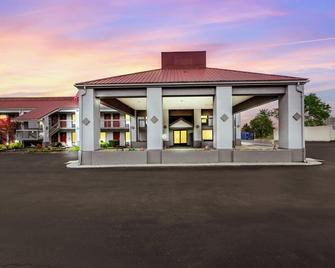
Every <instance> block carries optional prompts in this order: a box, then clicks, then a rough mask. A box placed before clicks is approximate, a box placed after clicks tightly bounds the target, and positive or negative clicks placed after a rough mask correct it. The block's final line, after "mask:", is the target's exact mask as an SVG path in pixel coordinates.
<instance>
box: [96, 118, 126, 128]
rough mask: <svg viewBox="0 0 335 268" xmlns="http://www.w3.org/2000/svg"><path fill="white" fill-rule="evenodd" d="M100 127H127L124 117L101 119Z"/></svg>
mask: <svg viewBox="0 0 335 268" xmlns="http://www.w3.org/2000/svg"><path fill="white" fill-rule="evenodd" d="M100 127H101V128H129V124H127V122H126V120H125V119H102V120H101V122H100Z"/></svg>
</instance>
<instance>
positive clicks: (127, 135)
mask: <svg viewBox="0 0 335 268" xmlns="http://www.w3.org/2000/svg"><path fill="white" fill-rule="evenodd" d="M126 142H130V132H129V131H127V132H126Z"/></svg>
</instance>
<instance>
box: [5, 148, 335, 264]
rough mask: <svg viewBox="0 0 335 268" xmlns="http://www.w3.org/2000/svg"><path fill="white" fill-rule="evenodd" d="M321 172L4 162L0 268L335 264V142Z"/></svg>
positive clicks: (321, 154)
mask: <svg viewBox="0 0 335 268" xmlns="http://www.w3.org/2000/svg"><path fill="white" fill-rule="evenodd" d="M307 155H308V156H309V157H314V158H318V159H324V160H325V163H324V165H322V166H314V167H242V168H241V167H210V168H208V167H207V168H201V167H199V168H194V167H192V168H153V169H139V168H138V169H121V168H120V169H66V168H65V165H64V163H65V162H66V161H68V160H70V159H74V157H75V156H74V155H73V154H70V153H68V154H59V153H55V154H22V153H1V154H0V172H1V173H0V267H20V268H21V267H29V268H30V267H71V268H75V267H90V268H91V267H99V268H100V267H335V254H334V253H335V143H311V144H308V145H307Z"/></svg>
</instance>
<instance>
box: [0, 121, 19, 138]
mask: <svg viewBox="0 0 335 268" xmlns="http://www.w3.org/2000/svg"><path fill="white" fill-rule="evenodd" d="M15 129H16V124H15V122H12V121H11V120H10V118H9V117H1V118H0V143H2V142H3V141H6V142H7V143H9V142H10V140H11V139H13V137H14V134H15Z"/></svg>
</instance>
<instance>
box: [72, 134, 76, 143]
mask: <svg viewBox="0 0 335 268" xmlns="http://www.w3.org/2000/svg"><path fill="white" fill-rule="evenodd" d="M75 143H77V136H76V132H72V144H75Z"/></svg>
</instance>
